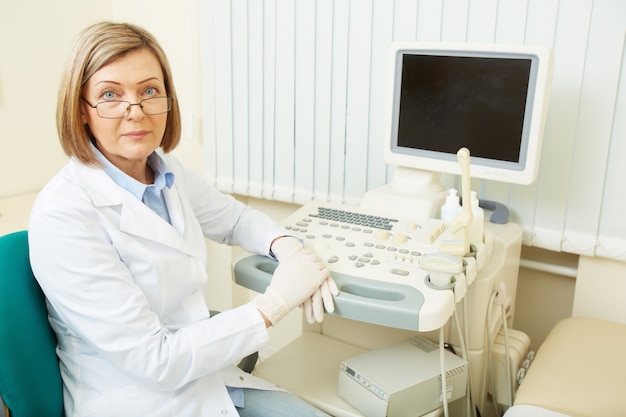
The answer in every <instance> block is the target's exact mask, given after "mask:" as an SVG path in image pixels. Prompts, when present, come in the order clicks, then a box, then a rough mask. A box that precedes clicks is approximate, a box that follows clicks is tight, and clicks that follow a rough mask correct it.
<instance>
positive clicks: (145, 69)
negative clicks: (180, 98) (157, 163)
mask: <svg viewBox="0 0 626 417" xmlns="http://www.w3.org/2000/svg"><path fill="white" fill-rule="evenodd" d="M82 96H83V98H84V99H85V100H86V101H87V102H89V103H91V105H94V106H95V105H97V104H98V103H101V102H105V101H109V100H125V101H128V102H129V103H131V104H135V103H139V102H140V101H141V100H145V99H147V98H150V97H157V96H158V97H164V96H167V91H165V83H164V80H163V71H162V70H161V65H160V64H159V61H158V60H157V58H156V56H155V55H154V54H153V53H152V52H151V51H150V50H148V49H139V50H136V51H132V52H129V53H128V54H126V55H124V56H122V57H121V58H118V59H116V60H115V61H113V62H111V63H109V64H107V65H105V66H103V67H102V68H100V69H99V70H98V71H97V72H95V73H94V74H93V76H92V77H91V78H90V79H89V80H88V81H87V83H86V84H85V86H84V87H83V91H82ZM122 107H123V108H126V106H124V105H122ZM101 113H102V111H101ZM81 119H82V122H83V123H86V124H87V125H89V129H90V131H91V133H92V134H93V136H94V137H95V139H96V146H97V148H98V149H99V150H100V152H102V154H103V155H104V156H105V157H106V158H107V159H108V160H109V161H111V163H113V164H114V165H115V166H117V167H118V168H120V169H121V170H122V171H124V172H126V173H127V174H129V175H131V176H133V177H135V178H136V174H137V173H144V174H145V168H146V161H147V158H148V156H149V155H150V154H151V153H152V152H153V151H154V150H155V149H156V148H158V147H159V145H160V144H161V140H162V139H163V134H164V132H165V125H166V122H167V113H161V114H155V115H146V114H145V113H144V112H143V110H142V108H141V106H138V105H137V106H130V113H129V114H128V115H127V116H125V117H122V118H117V119H105V118H102V117H100V116H99V115H98V113H97V111H96V109H95V108H92V107H90V106H89V105H88V104H87V103H85V102H83V103H82V107H81ZM144 174H139V175H144ZM137 179H139V178H137ZM139 180H141V179H139Z"/></svg>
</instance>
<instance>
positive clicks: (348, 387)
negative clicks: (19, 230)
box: [233, 43, 552, 417]
mask: <svg viewBox="0 0 626 417" xmlns="http://www.w3.org/2000/svg"><path fill="white" fill-rule="evenodd" d="M551 67H552V55H551V52H550V50H549V49H547V48H543V47H533V46H526V45H486V44H480V45H478V44H446V43H435V44H428V43H398V44H392V45H391V54H390V77H389V99H388V114H387V115H386V138H385V148H384V153H383V155H384V160H385V162H386V163H388V164H390V165H393V166H394V167H395V171H394V177H393V180H392V181H391V182H390V183H389V184H387V185H385V186H383V187H380V188H378V189H374V190H371V191H368V192H367V193H366V194H365V196H364V197H363V200H362V201H361V203H360V204H359V205H358V206H348V205H342V204H333V203H327V202H322V201H312V202H310V203H307V204H304V205H303V206H302V207H301V208H299V209H297V210H296V211H295V212H294V213H292V214H291V215H290V216H288V217H287V218H286V219H285V220H284V221H283V224H284V226H286V227H287V228H288V229H289V230H290V231H291V232H292V233H294V235H296V236H298V237H299V238H301V239H302V241H303V242H304V244H305V246H306V247H307V248H308V249H310V250H312V251H314V252H315V253H316V254H318V255H319V256H320V257H321V258H323V259H324V260H325V261H326V262H327V264H328V266H329V269H330V270H331V275H332V276H333V278H334V280H335V281H336V283H337V285H338V287H339V289H340V294H339V295H338V296H337V297H336V298H335V305H336V309H335V311H334V312H333V313H331V314H327V315H326V318H325V320H324V322H323V323H322V324H317V325H311V326H309V327H308V328H306V329H305V331H304V332H303V334H302V335H301V336H300V337H298V338H297V339H296V340H294V341H293V342H292V343H290V344H289V345H287V346H286V347H284V348H283V349H281V350H279V351H278V352H276V353H275V354H274V355H272V356H270V357H269V358H267V359H265V360H264V361H262V362H261V363H259V364H258V365H257V369H256V370H255V372H256V373H257V374H259V375H260V376H262V377H264V378H266V379H269V380H270V381H273V382H275V383H276V384H278V385H280V386H282V387H284V388H286V389H289V390H291V391H293V392H295V393H296V394H297V395H299V396H301V397H302V398H304V399H305V400H307V401H309V402H311V403H313V404H315V405H316V406H318V407H319V408H321V409H323V410H325V411H326V412H328V413H329V414H331V415H334V416H363V415H365V416H372V417H379V416H421V415H441V414H445V415H468V416H473V415H476V414H477V412H478V413H481V414H483V411H484V409H485V407H486V402H487V397H488V395H491V396H492V397H493V399H494V401H497V402H500V403H502V404H507V402H508V403H510V400H511V397H512V396H513V395H514V392H515V387H516V384H517V370H518V369H519V368H521V367H523V366H524V363H527V362H528V355H529V352H528V349H529V345H530V341H529V339H528V337H527V336H526V335H525V334H523V333H522V332H519V331H516V330H514V329H512V328H510V326H511V323H512V319H513V315H514V311H515V294H516V287H517V274H518V268H519V256H520V250H521V240H522V231H521V228H520V226H519V225H517V224H515V223H513V222H511V221H509V211H508V208H507V207H506V206H505V205H504V204H501V203H499V202H491V201H485V200H478V199H477V198H476V197H475V193H473V192H472V190H471V187H472V181H471V179H472V178H479V179H488V180H496V181H502V182H505V183H512V184H530V183H531V182H533V181H534V179H535V177H536V175H537V169H538V164H539V157H540V152H541V140H542V135H543V126H544V120H545V115H546V109H547V101H548V91H549V87H550V81H551ZM441 173H446V174H454V175H458V176H459V178H460V190H450V189H449V188H446V187H444V186H443V185H442V184H441V181H440V174H441ZM457 192H458V193H459V195H457V194H455V193H457ZM444 210H445V216H444V215H443V214H444ZM483 216H484V217H483ZM275 267H276V264H275V262H274V261H272V260H270V259H268V258H265V257H262V256H255V255H250V254H248V253H242V254H241V255H240V256H238V257H236V258H235V259H234V260H233V277H234V280H235V282H236V283H237V284H239V285H242V286H244V287H246V288H249V289H251V290H254V291H258V292H262V291H263V290H264V289H265V287H266V286H267V285H268V283H269V281H270V279H271V274H272V271H273V270H274V268H275ZM477 410H478V411H477ZM483 415H484V414H483Z"/></svg>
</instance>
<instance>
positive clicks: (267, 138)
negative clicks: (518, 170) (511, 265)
mask: <svg viewBox="0 0 626 417" xmlns="http://www.w3.org/2000/svg"><path fill="white" fill-rule="evenodd" d="M199 18H200V28H201V33H200V36H201V39H200V45H201V66H202V78H203V79H202V93H203V94H202V97H203V103H202V106H203V114H202V119H203V140H204V148H205V152H206V155H205V157H206V158H205V160H206V175H207V177H208V178H209V179H210V180H211V181H213V182H214V183H215V184H216V186H217V187H218V188H219V189H221V190H223V191H225V192H229V193H236V194H241V195H246V196H252V197H257V198H264V199H272V200H278V201H286V202H293V203H299V204H301V203H304V202H306V201H309V200H312V199H314V200H319V201H332V202H345V203H347V204H358V202H359V201H360V200H361V198H362V197H363V195H364V193H365V192H366V191H367V190H370V189H373V188H376V187H379V186H382V185H384V184H385V183H387V182H388V181H389V180H390V178H391V174H392V171H393V167H388V166H386V165H385V163H384V162H383V160H382V147H383V135H384V114H385V112H386V105H387V103H386V94H387V91H386V86H387V76H388V66H389V58H388V47H389V45H390V43H391V42H395V41H428V42H438V41H446V42H447V41H450V42H481V43H512V44H538V45H546V46H549V47H551V48H552V49H553V51H554V56H555V61H554V79H553V83H552V93H551V99H550V106H549V111H548V119H547V122H546V128H545V135H544V141H543V149H542V157H541V165H540V170H539V176H538V179H537V180H536V181H535V182H534V183H533V184H532V185H528V186H521V185H509V184H504V183H498V182H491V181H481V180H473V181H472V188H473V189H474V190H475V191H477V192H478V195H479V198H482V199H488V200H493V201H497V202H500V203H503V204H506V205H507V206H508V207H509V209H510V210H511V219H512V221H515V222H517V223H519V224H521V225H522V228H523V230H524V237H523V239H524V243H525V244H527V245H531V246H538V247H542V248H545V249H549V250H554V251H566V252H571V253H577V254H584V255H588V256H603V257H608V258H613V259H620V260H626V221H625V220H624V213H626V196H625V195H624V179H626V163H625V162H624V159H625V157H626V117H625V116H626V75H625V73H626V65H625V64H626V62H625V61H626V58H625V56H626V54H625V48H626V47H625V45H626V42H625V35H626V2H624V1H622V0H576V1H566V0H560V1H559V0H526V1H524V0H519V1H510V0H421V1H419V0H395V1H392V0H308V1H296V0H207V1H202V2H200V16H199ZM443 181H444V183H445V184H446V185H448V186H455V187H457V188H459V187H460V181H459V178H456V177H455V176H447V175H444V176H443Z"/></svg>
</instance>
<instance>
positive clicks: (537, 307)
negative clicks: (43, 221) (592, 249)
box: [0, 0, 626, 346]
mask: <svg viewBox="0 0 626 417" xmlns="http://www.w3.org/2000/svg"><path fill="white" fill-rule="evenodd" d="M202 1H207V0H202ZM197 8H198V2H197V1H195V0H184V1H180V2H171V1H167V0H134V1H130V2H129V1H122V0H99V1H85V0H57V1H54V2H48V1H44V0H41V1H37V0H21V1H7V0H3V1H2V2H0V149H2V151H1V152H0V178H2V179H3V181H0V234H4V233H8V232H10V231H13V230H18V229H23V228H25V227H26V224H27V217H28V210H29V207H30V204H32V197H33V196H34V194H28V193H34V192H36V191H38V190H39V189H40V188H41V187H42V186H43V185H44V184H45V183H46V182H47V181H48V180H49V178H50V177H51V176H52V175H53V174H54V173H55V172H56V171H57V170H58V169H59V168H60V167H61V166H62V165H63V164H64V163H65V161H66V158H65V156H64V155H63V154H62V151H61V149H60V146H59V144H58V140H57V136H56V129H55V121H54V117H55V116H54V115H55V110H56V91H57V86H58V80H59V78H60V71H61V66H62V63H63V60H64V58H65V55H66V53H67V51H68V50H69V48H70V45H71V43H72V41H73V39H74V37H75V36H76V34H77V33H78V31H80V30H81V29H82V28H83V27H84V26H86V25H88V24H90V23H93V22H95V21H98V20H104V19H110V20H117V21H122V20H124V21H131V22H133V23H138V24H140V25H142V26H144V27H146V28H147V29H148V30H150V31H151V32H153V33H154V34H155V35H156V36H157V38H158V39H159V40H160V42H161V43H162V45H163V47H164V49H165V50H166V52H167V53H168V55H169V57H170V61H171V64H172V68H173V71H174V76H175V82H176V87H177V90H178V93H179V100H180V103H181V109H182V114H183V117H184V119H185V131H184V138H183V140H182V142H181V145H180V147H179V149H177V150H176V153H177V155H178V156H179V157H180V158H181V159H182V160H183V161H184V162H185V163H186V164H187V165H189V166H190V167H191V168H193V169H194V170H196V171H197V172H199V173H202V171H203V159H202V158H203V144H202V141H201V138H200V133H199V132H200V130H201V128H202V125H201V121H200V120H199V119H200V116H199V115H200V114H201V99H202V97H201V95H200V91H201V88H200V81H199V79H200V77H199V71H200V70H199V64H198V61H199V56H200V54H199V51H198V33H199V30H198V22H197V20H196V19H197ZM192 117H194V122H193V123H190V122H189V120H190V119H191V118H192ZM246 201H249V202H250V203H251V204H252V205H254V206H255V207H258V208H259V209H261V210H263V211H265V212H267V213H269V214H270V215H271V216H273V217H274V218H276V219H281V218H282V217H284V215H285V214H286V213H287V212H288V210H291V209H293V207H294V206H292V205H285V204H283V203H277V202H271V201H267V200H262V199H258V200H257V199H249V200H246ZM209 252H210V254H211V273H212V274H213V275H214V276H216V277H219V278H218V279H216V280H215V281H213V283H212V287H211V295H210V302H211V306H212V307H215V308H217V309H222V310H223V309H226V308H229V307H230V306H231V305H232V304H233V303H240V302H245V301H246V300H247V297H248V293H247V292H246V291H243V290H241V289H238V288H234V287H233V286H232V285H231V283H230V264H229V262H228V259H230V254H231V250H230V248H226V247H223V246H219V245H215V244H212V245H211V246H210V248H209ZM533 256H535V257H538V258H539V259H540V260H542V261H547V262H552V261H557V263H558V262H563V260H562V259H561V254H558V253H554V252H548V251H538V252H536V253H534V254H533ZM564 262H565V263H567V264H571V263H572V262H573V263H574V264H575V266H576V264H577V262H578V257H574V258H571V257H568V258H567V259H566V260H565V261H564ZM625 275H626V264H624V263H622V262H614V261H611V262H610V263H607V262H606V261H605V260H601V259H598V258H586V257H585V258H583V259H582V260H581V262H580V266H579V278H578V280H575V279H572V278H566V279H564V278H563V277H560V276H558V275H554V274H549V273H548V274H546V273H542V274H538V273H537V272H536V271H533V270H527V269H523V270H522V273H521V275H520V290H519V291H518V294H519V296H520V297H524V298H525V300H522V301H520V300H518V303H517V311H516V321H517V322H518V323H519V325H520V326H522V328H520V327H519V326H516V327H518V328H520V329H521V330H524V331H526V332H528V333H529V334H531V337H533V339H534V340H533V342H534V343H535V344H538V343H540V341H541V340H542V338H543V337H544V335H545V333H546V332H547V331H548V330H549V328H551V326H552V325H553V323H554V322H555V321H556V320H558V319H559V318H561V317H563V316H567V315H570V314H572V308H573V307H572V306H573V305H574V304H575V306H576V308H574V310H575V311H574V313H575V314H579V315H580V314H595V315H600V316H602V317H609V318H613V319H616V320H618V321H623V322H626V311H624V308H623V307H622V303H621V300H620V298H619V296H618V294H619V293H618V292H617V291H613V289H621V291H620V292H621V294H623V293H624V291H623V290H624V289H626V280H625V279H624V276H625ZM574 288H575V290H576V292H575V294H574ZM574 298H575V300H576V303H574ZM538 300H541V301H540V302H538ZM299 324H300V322H299V320H298V318H297V317H294V316H292V317H291V318H289V319H288V321H286V322H285V323H284V325H283V324H282V323H281V325H280V326H279V327H277V328H276V329H273V330H272V341H273V344H274V345H275V346H282V345H284V344H285V343H287V342H288V341H289V340H290V339H291V338H292V337H293V336H294V334H295V332H297V331H298V329H299Z"/></svg>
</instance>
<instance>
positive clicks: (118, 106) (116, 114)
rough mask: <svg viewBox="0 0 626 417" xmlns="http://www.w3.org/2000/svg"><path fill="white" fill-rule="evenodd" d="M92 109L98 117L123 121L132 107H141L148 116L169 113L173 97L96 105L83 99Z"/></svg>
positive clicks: (103, 102)
mask: <svg viewBox="0 0 626 417" xmlns="http://www.w3.org/2000/svg"><path fill="white" fill-rule="evenodd" d="M81 98H82V99H83V101H84V102H85V103H87V104H88V105H89V107H91V108H92V109H96V112H97V113H98V116H100V117H102V118H103V119H121V118H123V117H127V116H128V115H129V114H130V108H131V107H132V106H139V107H141V110H142V111H143V112H144V114H146V115H155V114H161V113H167V112H168V111H170V110H171V109H172V103H173V102H174V98H173V97H150V98H144V99H143V100H141V101H140V102H139V103H131V102H129V101H123V100H109V101H101V102H100V103H97V104H95V105H93V104H91V103H90V102H88V101H87V100H86V99H85V98H84V97H81Z"/></svg>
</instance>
